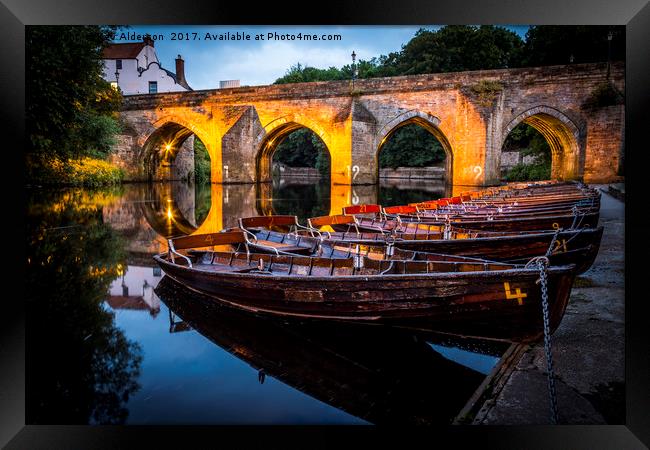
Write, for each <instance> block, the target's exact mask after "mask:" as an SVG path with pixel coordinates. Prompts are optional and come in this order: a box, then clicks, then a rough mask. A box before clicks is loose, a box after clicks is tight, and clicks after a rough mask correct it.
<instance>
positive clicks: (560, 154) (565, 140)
mask: <svg viewBox="0 0 650 450" xmlns="http://www.w3.org/2000/svg"><path fill="white" fill-rule="evenodd" d="M520 123H525V124H527V125H530V126H531V127H533V128H535V129H536V130H537V131H539V132H540V133H541V135H542V136H544V139H546V142H547V143H548V145H549V147H550V148H551V179H554V180H571V179H577V178H582V176H583V172H584V155H583V153H584V152H583V151H582V149H581V146H580V130H579V128H578V127H577V126H576V124H575V123H574V122H573V121H572V120H571V119H570V118H569V117H567V116H566V115H565V114H564V113H562V112H561V111H559V110H557V109H555V108H552V107H550V106H545V105H542V106H536V107H534V108H530V109H528V110H526V111H524V112H522V113H520V114H519V115H517V116H516V117H515V118H513V119H512V120H511V121H510V122H509V123H508V125H507V126H506V127H505V128H504V130H503V133H502V135H501V141H500V146H499V148H500V149H501V148H503V145H504V144H505V142H506V139H507V137H508V135H509V134H510V132H511V131H512V130H513V129H514V128H515V127H516V126H517V125H519V124H520Z"/></svg>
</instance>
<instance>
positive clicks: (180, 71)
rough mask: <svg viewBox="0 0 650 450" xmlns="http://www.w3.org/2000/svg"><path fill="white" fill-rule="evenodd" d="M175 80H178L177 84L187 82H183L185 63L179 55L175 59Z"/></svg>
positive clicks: (185, 82)
mask: <svg viewBox="0 0 650 450" xmlns="http://www.w3.org/2000/svg"><path fill="white" fill-rule="evenodd" d="M176 80H178V84H187V81H185V61H183V58H181V55H178V58H176Z"/></svg>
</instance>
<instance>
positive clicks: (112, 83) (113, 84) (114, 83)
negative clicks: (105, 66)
mask: <svg viewBox="0 0 650 450" xmlns="http://www.w3.org/2000/svg"><path fill="white" fill-rule="evenodd" d="M111 87H112V88H113V89H115V90H116V91H117V81H111Z"/></svg>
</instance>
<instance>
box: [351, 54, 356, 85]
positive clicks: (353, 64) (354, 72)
mask: <svg viewBox="0 0 650 450" xmlns="http://www.w3.org/2000/svg"><path fill="white" fill-rule="evenodd" d="M356 58H357V55H356V53H354V50H352V91H354V78H355V76H356V73H357V70H356V67H357V66H356V64H355V60H356Z"/></svg>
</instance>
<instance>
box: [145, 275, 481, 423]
mask: <svg viewBox="0 0 650 450" xmlns="http://www.w3.org/2000/svg"><path fill="white" fill-rule="evenodd" d="M155 291H156V294H157V295H158V296H159V297H160V298H161V300H162V301H163V302H164V303H165V304H166V305H167V306H168V307H169V309H170V319H171V321H170V332H179V331H183V330H187V329H195V330H197V331H198V332H199V333H201V334H202V335H203V336H205V337H206V338H208V339H210V340H211V341H212V342H214V343H215V344H217V345H218V346H219V347H221V348H223V349H224V350H226V351H228V352H229V353H231V354H233V355H235V356H236V357H237V358H239V359H241V360H243V361H245V362H246V363H247V364H249V365H250V366H251V367H252V368H253V369H254V370H255V371H257V372H258V382H259V383H261V384H263V383H264V382H265V381H266V380H268V378H269V377H273V378H275V379H278V380H280V381H281V382H283V383H285V384H287V385H289V386H291V387H293V388H294V389H297V390H299V391H301V392H304V393H306V394H308V395H309V396H311V397H313V398H315V399H318V400H320V401H322V402H326V403H327V404H329V405H332V406H334V407H336V408H338V409H341V410H343V411H346V412H347V413H349V414H352V415H354V416H356V417H359V418H362V419H364V420H366V421H368V422H370V423H375V424H384V423H386V424H388V423H390V424H400V423H404V424H432V423H449V422H450V421H451V420H452V419H453V418H454V417H455V415H456V414H457V413H458V412H459V410H460V409H461V408H462V406H463V405H464V403H465V401H466V399H467V398H468V397H469V396H470V395H471V394H472V393H473V392H474V390H475V389H476V388H477V387H478V385H479V384H480V383H481V381H482V380H483V378H484V375H483V374H482V373H481V372H479V371H477V370H474V369H472V368H470V367H466V366H464V365H461V364H458V363H456V362H454V361H452V360H451V359H449V358H447V357H444V356H443V355H442V354H441V353H439V352H438V351H436V350H434V348H447V347H440V345H439V343H438V344H437V347H434V346H433V345H431V344H430V343H428V342H426V341H425V340H424V339H422V337H420V336H418V335H416V334H412V333H408V332H404V331H402V330H396V329H389V328H385V327H376V326H367V325H345V324H330V323H318V322H316V323H314V322H307V323H300V322H295V321H292V322H284V321H281V320H271V319H268V318H264V317H257V316H254V315H252V314H245V313H240V312H236V311H232V310H229V309H226V308H224V307H223V306H220V305H218V304H217V303H215V302H214V301H213V300H211V299H210V298H209V297H205V296H203V295H200V294H197V293H195V292H192V291H189V290H187V289H186V288H184V287H183V286H182V285H180V284H178V283H176V282H174V281H173V280H171V279H170V278H169V277H164V278H163V279H162V281H161V282H160V283H159V284H158V286H157V287H156V290H155ZM172 313H173V314H172ZM181 320H182V321H181ZM183 323H185V324H186V325H185V326H182V324H183ZM457 351H458V350H457ZM244 401H246V400H244ZM248 401H251V405H249V406H250V409H251V410H253V409H255V401H254V400H248ZM278 407H280V406H278Z"/></svg>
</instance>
